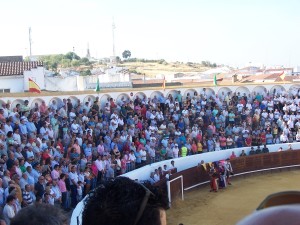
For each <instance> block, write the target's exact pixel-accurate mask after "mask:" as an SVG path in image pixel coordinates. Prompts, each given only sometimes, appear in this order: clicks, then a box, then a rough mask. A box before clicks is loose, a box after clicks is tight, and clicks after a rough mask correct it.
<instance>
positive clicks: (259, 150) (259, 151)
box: [255, 146, 261, 154]
mask: <svg viewBox="0 0 300 225" xmlns="http://www.w3.org/2000/svg"><path fill="white" fill-rule="evenodd" d="M260 153H261V149H260V146H257V149H256V151H255V154H260Z"/></svg>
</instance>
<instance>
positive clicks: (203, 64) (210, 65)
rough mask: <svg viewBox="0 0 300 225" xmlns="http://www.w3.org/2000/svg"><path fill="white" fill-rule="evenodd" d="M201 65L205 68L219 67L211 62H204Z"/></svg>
mask: <svg viewBox="0 0 300 225" xmlns="http://www.w3.org/2000/svg"><path fill="white" fill-rule="evenodd" d="M201 65H202V66H205V67H217V64H216V63H211V62H210V61H202V62H201Z"/></svg>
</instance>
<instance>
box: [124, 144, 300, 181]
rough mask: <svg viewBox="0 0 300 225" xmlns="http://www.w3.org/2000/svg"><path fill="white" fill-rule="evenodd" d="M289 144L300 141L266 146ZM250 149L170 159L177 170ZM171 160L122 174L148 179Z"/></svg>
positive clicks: (273, 148) (274, 147)
mask: <svg viewBox="0 0 300 225" xmlns="http://www.w3.org/2000/svg"><path fill="white" fill-rule="evenodd" d="M289 144H291V146H292V148H293V149H300V142H294V143H286V144H274V145H267V147H268V148H269V151H270V152H277V151H278V149H279V148H280V147H282V149H283V151H284V150H287V149H288V145H289ZM256 148H257V147H254V149H255V150H256ZM261 148H262V146H261ZM250 149H251V148H250V147H244V148H233V149H227V150H221V151H216V152H207V153H203V154H197V155H191V156H186V157H182V158H177V159H172V160H174V161H175V166H176V167H177V171H178V172H179V171H182V170H186V169H189V168H192V167H195V166H197V165H198V164H199V163H200V162H201V161H202V160H203V161H204V162H205V163H208V162H214V161H219V160H223V159H227V158H229V157H230V155H231V153H232V152H233V151H234V153H235V155H236V156H239V155H240V154H241V152H242V150H245V152H246V154H247V155H249V151H250ZM172 160H165V161H161V162H157V163H153V164H151V165H147V166H144V167H142V168H140V169H136V170H133V171H131V172H129V173H126V174H124V175H123V176H126V177H129V178H130V179H133V180H139V181H143V180H148V179H149V177H150V173H151V172H153V171H154V170H155V169H157V168H158V167H160V166H161V167H163V165H167V166H170V165H171V161H172ZM233 170H234V168H233Z"/></svg>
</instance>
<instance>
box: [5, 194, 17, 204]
mask: <svg viewBox="0 0 300 225" xmlns="http://www.w3.org/2000/svg"><path fill="white" fill-rule="evenodd" d="M14 199H15V196H13V195H9V196H7V198H6V203H9V202H11V201H13V200H14Z"/></svg>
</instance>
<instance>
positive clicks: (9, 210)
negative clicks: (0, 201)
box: [3, 195, 16, 225]
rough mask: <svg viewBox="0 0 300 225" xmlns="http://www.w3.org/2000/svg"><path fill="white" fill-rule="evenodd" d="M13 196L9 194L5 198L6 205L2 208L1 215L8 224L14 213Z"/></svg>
mask: <svg viewBox="0 0 300 225" xmlns="http://www.w3.org/2000/svg"><path fill="white" fill-rule="evenodd" d="M14 204H15V197H14V196H12V195H9V196H8V197H7V199H6V205H5V206H4V209H3V217H4V220H5V222H6V224H7V225H10V221H11V219H12V218H14V217H15V215H16V208H15V205H14Z"/></svg>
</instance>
